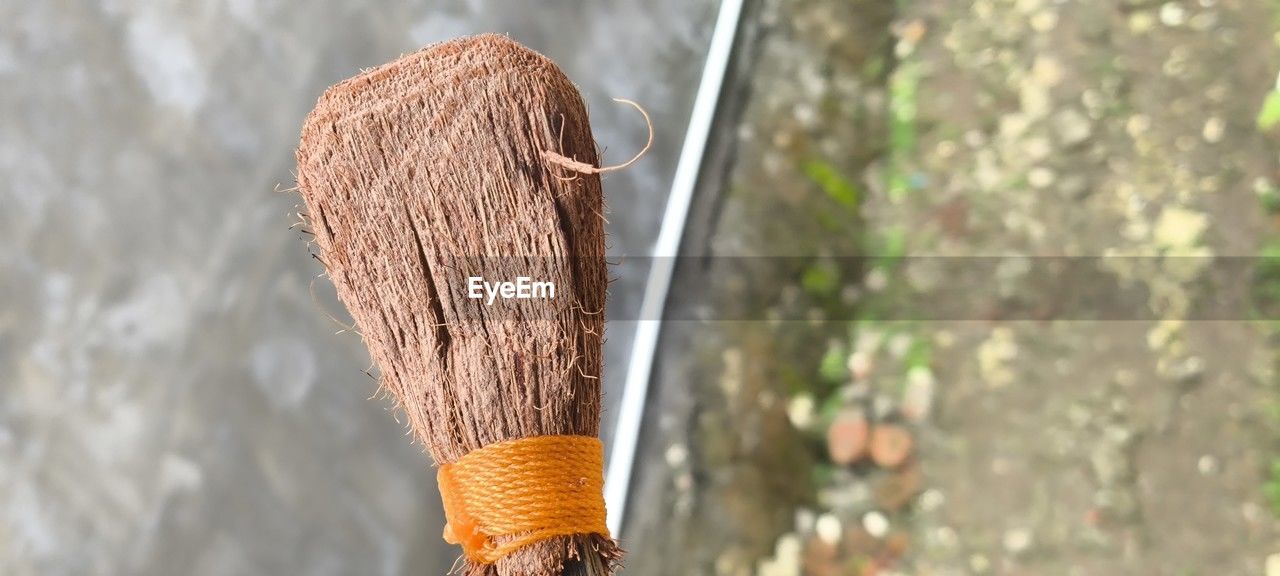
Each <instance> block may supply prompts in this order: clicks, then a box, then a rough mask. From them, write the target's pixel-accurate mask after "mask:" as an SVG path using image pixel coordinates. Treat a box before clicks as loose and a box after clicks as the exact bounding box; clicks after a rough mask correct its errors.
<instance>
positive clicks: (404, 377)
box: [297, 35, 620, 576]
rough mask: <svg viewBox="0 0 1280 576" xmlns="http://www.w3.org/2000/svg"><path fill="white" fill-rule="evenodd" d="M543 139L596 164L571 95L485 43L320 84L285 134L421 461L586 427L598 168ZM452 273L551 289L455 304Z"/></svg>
mask: <svg viewBox="0 0 1280 576" xmlns="http://www.w3.org/2000/svg"><path fill="white" fill-rule="evenodd" d="M544 151H552V152H555V153H556V154H559V155H561V156H563V157H566V158H570V159H573V160H576V161H579V162H583V163H586V164H589V165H593V166H594V165H596V164H597V156H596V151H595V143H594V140H593V139H592V136H591V129H590V126H589V124H588V119H587V112H586V107H585V105H584V104H583V102H582V98H581V96H580V95H579V94H578V91H577V89H576V88H575V87H574V86H573V84H572V83H571V82H570V81H569V79H568V78H566V77H565V75H564V74H563V73H562V72H561V71H560V69H559V68H557V67H556V65H555V64H554V63H552V62H551V61H550V60H548V59H547V58H545V57H543V56H542V55H540V54H537V53H536V52H533V51H531V50H529V49H527V48H525V47H523V46H521V45H519V44H517V43H515V42H513V41H511V40H509V39H507V38H506V37H503V36H496V35H484V36H476V37H470V38H463V39H458V40H454V41H450V42H446V43H442V44H436V45H433V46H430V47H427V48H425V49H423V50H421V51H419V52H416V53H413V54H410V55H407V56H404V57H402V58H400V59H399V60H396V61H394V62H392V63H390V64H387V65H385V66H381V67H379V68H376V69H373V70H370V71H367V72H365V73H363V74H361V75H359V76H356V77H354V78H351V79H349V80H346V81H344V82H342V83H340V84H337V85H335V86H334V87H332V88H330V89H329V90H328V91H326V92H325V94H324V95H323V96H322V97H321V98H320V100H319V102H318V103H317V104H316V108H315V110H314V111H312V112H311V114H310V115H309V116H308V117H307V119H306V122H305V124H304V126H303V130H302V140H301V144H300V145H299V148H298V153H297V161H298V189H299V191H300V192H301V194H302V197H303V199H304V200H305V202H306V205H307V209H308V213H309V215H310V225H309V226H308V228H309V229H310V230H311V231H313V232H314V234H315V243H316V246H317V247H318V249H319V254H320V259H321V260H322V262H323V263H324V265H325V267H326V269H327V272H328V276H329V277H330V278H331V279H332V281H333V283H334V285H335V286H336V287H337V293H338V296H339V297H340V298H341V300H342V302H343V303H344V304H346V306H347V309H348V310H350V312H351V315H352V317H353V318H354V319H355V321H356V324H357V326H358V327H359V329H360V332H361V334H362V335H363V337H364V341H365V343H366V344H367V345H368V347H369V351H370V353H371V355H372V356H373V359H374V361H375V362H376V363H377V365H378V367H379V369H380V371H381V382H382V385H383V386H384V387H385V388H386V389H387V390H389V391H390V392H391V394H392V395H394V397H395V398H396V399H397V400H398V401H399V404H400V406H401V407H402V408H403V410H404V413H405V414H406V415H407V417H408V420H409V425H410V426H411V427H412V429H413V432H414V434H415V436H416V437H417V438H418V439H419V440H420V441H421V442H422V443H423V444H424V445H425V446H426V447H427V449H428V450H429V451H430V452H431V455H432V456H433V457H434V458H435V460H436V462H437V463H440V464H443V463H449V462H454V461H456V460H457V459H458V458H460V457H462V456H463V455H464V454H466V453H468V452H470V451H472V450H475V449H478V448H481V447H484V446H487V445H489V444H492V443H495V442H500V441H504V440H511V439H517V438H524V437H529V436H539V435H555V434H574V435H589V436H597V435H598V434H599V431H600V380H599V375H600V368H601V366H600V364H601V344H602V338H603V335H604V314H603V311H604V305H605V290H606V286H607V277H606V269H605V260H604V255H605V246H604V230H603V219H602V217H601V214H602V212H603V195H602V191H601V186H600V178H599V176H598V175H595V174H571V173H567V172H566V171H565V170H564V169H563V168H562V167H558V166H556V165H554V164H552V163H548V162H546V161H545V160H544V156H543V152H544ZM470 276H483V277H485V278H486V279H490V278H492V279H495V280H508V281H509V280H514V279H515V278H517V277H528V278H531V279H534V280H536V281H545V282H553V283H554V284H555V290H556V293H555V298H554V299H553V300H499V301H497V302H494V303H493V304H491V305H489V304H486V301H485V299H478V300H477V299H472V298H469V297H468V277H470ZM619 556H620V552H619V551H618V549H617V545H616V543H614V542H613V541H612V540H608V539H606V538H602V537H599V536H579V537H573V538H559V539H553V540H548V541H544V542H540V543H538V544H535V545H533V546H530V547H528V548H525V549H522V550H520V551H518V552H516V553H514V554H512V555H511V556H509V557H507V558H505V559H503V560H501V561H499V562H498V563H497V564H495V565H493V566H468V567H467V569H466V570H465V572H466V573H468V574H472V575H479V574H500V575H504V576H506V575H510V576H515V575H520V576H552V575H557V576H558V575H559V574H562V573H568V572H571V571H573V570H580V569H582V568H581V566H582V565H584V564H592V565H596V566H599V568H594V569H591V571H589V572H576V573H580V574H587V573H589V574H602V573H609V572H611V571H612V567H613V565H614V564H615V563H616V560H617V558H618V557H619ZM574 566H577V568H573V567H574ZM601 570H602V571H601Z"/></svg>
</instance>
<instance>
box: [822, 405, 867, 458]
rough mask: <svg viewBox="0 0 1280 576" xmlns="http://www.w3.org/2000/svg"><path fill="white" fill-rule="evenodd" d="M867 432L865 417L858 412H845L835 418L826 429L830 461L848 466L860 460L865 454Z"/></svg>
mask: <svg viewBox="0 0 1280 576" xmlns="http://www.w3.org/2000/svg"><path fill="white" fill-rule="evenodd" d="M868 431H869V426H868V424H867V417H866V416H864V415H863V414H862V412H861V411H859V410H845V411H843V412H841V413H840V414H839V415H838V416H836V419H835V421H834V422H832V423H831V427H830V428H827V454H828V455H829V456H830V457H831V461H832V462H835V463H836V464H839V465H841V466H848V465H849V464H853V463H854V462H857V461H858V460H860V459H861V458H862V457H863V456H864V455H866V452H867V436H868Z"/></svg>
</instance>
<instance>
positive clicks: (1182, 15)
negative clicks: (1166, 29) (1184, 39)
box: [1160, 2, 1187, 26]
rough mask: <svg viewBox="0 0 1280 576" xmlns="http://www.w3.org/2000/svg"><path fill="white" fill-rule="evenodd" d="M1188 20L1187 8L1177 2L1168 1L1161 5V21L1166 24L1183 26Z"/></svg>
mask: <svg viewBox="0 0 1280 576" xmlns="http://www.w3.org/2000/svg"><path fill="white" fill-rule="evenodd" d="M1186 21H1187V9H1186V8H1183V6H1182V4H1179V3H1177V2H1166V3H1165V5H1164V6H1161V7H1160V23H1161V24H1164V25H1165V26H1181V25H1183V24H1184V23H1185V22H1186Z"/></svg>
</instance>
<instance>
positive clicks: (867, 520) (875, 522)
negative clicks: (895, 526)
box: [862, 510, 889, 538]
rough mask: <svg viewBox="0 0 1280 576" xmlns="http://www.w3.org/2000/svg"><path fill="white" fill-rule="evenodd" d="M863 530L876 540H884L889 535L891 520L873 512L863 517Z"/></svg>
mask: <svg viewBox="0 0 1280 576" xmlns="http://www.w3.org/2000/svg"><path fill="white" fill-rule="evenodd" d="M862 528H863V529H864V530H866V531H867V534H870V535H871V536H872V537H874V538H884V537H885V535H886V534H888V533H889V519H888V518H885V516H884V514H881V513H880V512H877V511H875V510H872V511H871V512H867V513H866V514H864V515H863V516H862Z"/></svg>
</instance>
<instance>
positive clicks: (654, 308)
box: [604, 0, 743, 538]
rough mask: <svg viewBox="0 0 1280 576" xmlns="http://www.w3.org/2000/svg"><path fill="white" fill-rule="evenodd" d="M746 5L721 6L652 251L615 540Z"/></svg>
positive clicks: (610, 484) (617, 459) (615, 459)
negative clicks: (674, 281) (666, 313)
mask: <svg viewBox="0 0 1280 576" xmlns="http://www.w3.org/2000/svg"><path fill="white" fill-rule="evenodd" d="M742 4H743V0H723V1H722V2H721V3H720V13H719V15H718V16H717V17H716V27H715V30H714V31H713V32H712V34H711V47H710V49H709V50H708V51H707V60H706V64H704V65H703V68H702V80H701V82H700V83H699V84H698V94H697V96H696V97H695V99H694V101H693V113H692V114H690V116H689V129H688V131H687V132H686V133H685V137H684V146H683V148H682V149H681V150H680V159H679V162H678V163H677V164H676V173H675V177H674V178H672V181H671V193H670V195H669V196H667V208H666V212H664V213H663V216H662V228H661V229H660V230H659V231H658V240H657V242H656V243H655V244H654V247H653V256H654V258H653V262H652V264H651V265H650V267H649V278H648V281H647V282H646V283H645V288H644V300H643V301H642V302H641V304H640V314H639V316H638V318H639V320H638V321H637V322H636V333H635V340H634V341H633V342H632V345H631V358H630V362H629V364H628V365H627V379H626V384H625V385H624V387H623V389H622V402H621V403H620V405H619V407H618V420H617V424H616V426H615V427H614V430H613V444H612V447H611V449H610V451H609V469H608V471H607V472H606V473H605V483H604V501H605V506H606V507H607V508H608V526H609V532H610V533H611V534H612V535H613V537H614V538H617V537H619V536H620V535H621V532H622V520H623V518H624V515H625V513H626V507H627V493H628V492H629V491H630V487H631V472H632V468H633V467H634V464H635V457H636V445H637V443H638V442H639V440H640V425H641V423H642V421H643V419H644V405H645V400H646V398H647V397H648V395H649V394H648V393H649V378H650V372H651V370H652V369H653V358H654V352H655V351H656V348H657V344H658V332H659V331H660V330H661V328H662V312H663V310H664V309H665V307H666V303H667V292H668V291H669V289H670V288H671V278H672V275H673V273H674V272H675V267H676V259H675V256H676V255H677V254H678V253H679V251H680V239H681V237H682V236H683V235H684V225H685V220H686V219H687V217H688V216H689V205H690V202H691V201H692V200H693V190H694V187H695V186H696V185H697V183H698V172H699V170H700V168H701V167H702V159H703V157H704V156H705V153H706V149H707V139H708V137H709V136H710V134H711V124H712V121H713V120H714V119H715V113H716V106H717V105H718V104H719V100H720V89H721V87H722V86H723V85H724V78H725V73H726V72H727V71H728V68H729V56H730V55H731V53H732V52H733V41H734V37H735V36H736V35H737V32H738V20H739V19H740V18H741V15H742Z"/></svg>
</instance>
